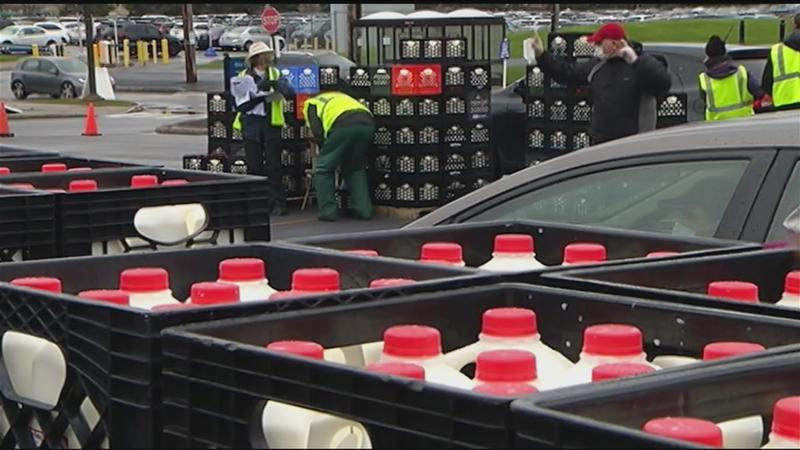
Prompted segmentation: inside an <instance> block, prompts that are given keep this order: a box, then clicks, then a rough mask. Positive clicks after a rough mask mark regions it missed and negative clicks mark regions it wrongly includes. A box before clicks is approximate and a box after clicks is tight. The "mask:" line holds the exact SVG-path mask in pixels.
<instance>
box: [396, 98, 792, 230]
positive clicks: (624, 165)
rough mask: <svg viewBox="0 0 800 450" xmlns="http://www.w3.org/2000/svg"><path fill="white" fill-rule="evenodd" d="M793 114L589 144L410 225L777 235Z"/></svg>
mask: <svg viewBox="0 0 800 450" xmlns="http://www.w3.org/2000/svg"><path fill="white" fill-rule="evenodd" d="M798 124H800V111H782V112H770V113H764V114H757V115H755V116H753V117H748V118H742V119H734V120H725V121H719V122H695V123H689V124H685V125H678V126H675V127H671V128H665V129H662V130H656V131H651V132H647V133H642V134H640V135H635V136H630V137H627V138H623V139H618V140H616V141H612V142H607V143H604V144H601V145H597V146H593V147H587V148H585V149H582V150H578V151H575V152H571V153H568V154H565V155H563V156H560V157H557V158H553V159H550V160H547V161H545V162H543V163H540V164H538V165H535V166H533V167H529V168H527V169H525V170H522V171H520V172H517V173H515V174H513V175H510V176H507V177H504V178H501V179H500V180H498V181H495V182H494V183H491V184H489V185H488V186H485V187H483V188H481V189H478V190H476V191H474V192H472V193H470V194H467V195H465V196H464V197H461V198H460V199H458V200H455V201H453V202H451V203H449V204H447V205H445V206H442V207H441V208H439V209H437V210H435V211H433V212H431V213H429V214H428V215H426V216H424V217H422V218H420V219H419V220H416V221H415V222H413V223H411V224H409V225H408V227H410V228H414V227H420V226H433V225H441V224H449V223H465V222H481V221H491V220H511V219H531V220H539V221H548V222H557V223H570V224H582V225H593V226H598V227H607V228H621V229H629V230H639V231H650V232H661V233H667V234H673V235H685V236H701V237H717V238H723V239H740V240H745V241H753V242H767V241H783V240H785V239H786V230H785V229H784V228H783V227H782V222H783V220H784V219H785V218H786V217H787V216H788V215H789V213H791V211H793V210H794V209H795V208H797V207H798V205H800V127H799V126H798Z"/></svg>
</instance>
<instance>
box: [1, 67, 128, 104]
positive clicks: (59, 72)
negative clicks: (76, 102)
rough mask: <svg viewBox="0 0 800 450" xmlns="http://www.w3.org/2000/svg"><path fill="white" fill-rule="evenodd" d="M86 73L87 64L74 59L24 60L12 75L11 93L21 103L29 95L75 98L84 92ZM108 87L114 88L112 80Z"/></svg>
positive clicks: (87, 71) (87, 70)
mask: <svg viewBox="0 0 800 450" xmlns="http://www.w3.org/2000/svg"><path fill="white" fill-rule="evenodd" d="M88 73H89V69H88V67H87V66H86V63H84V62H83V61H81V60H79V59H76V58H60V57H38V58H25V59H23V60H22V61H20V62H18V63H17V67H16V68H15V69H14V70H13V71H12V72H11V92H13V93H14V97H16V98H17V99H20V100H22V99H24V98H26V97H27V96H28V95H30V94H48V95H50V96H52V97H54V98H59V97H60V98H75V97H77V96H79V95H80V94H81V92H82V91H83V85H84V83H85V82H86V76H87V74H88ZM111 84H112V86H114V85H115V82H114V79H113V78H111Z"/></svg>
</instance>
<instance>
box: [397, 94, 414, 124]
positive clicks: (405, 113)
mask: <svg viewBox="0 0 800 450" xmlns="http://www.w3.org/2000/svg"><path fill="white" fill-rule="evenodd" d="M391 103H392V118H394V119H401V120H403V119H414V118H415V117H416V116H417V102H416V100H415V99H414V98H412V97H392V100H391Z"/></svg>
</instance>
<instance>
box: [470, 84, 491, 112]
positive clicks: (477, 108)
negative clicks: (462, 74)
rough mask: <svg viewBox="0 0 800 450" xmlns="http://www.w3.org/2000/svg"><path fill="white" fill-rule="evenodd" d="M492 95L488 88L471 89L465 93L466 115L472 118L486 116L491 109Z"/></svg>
mask: <svg viewBox="0 0 800 450" xmlns="http://www.w3.org/2000/svg"><path fill="white" fill-rule="evenodd" d="M491 98H492V95H491V92H489V90H488V89H485V90H481V91H471V92H468V93H467V95H466V102H467V115H469V116H470V117H472V118H479V117H486V116H488V115H489V113H490V112H491V110H492V101H491Z"/></svg>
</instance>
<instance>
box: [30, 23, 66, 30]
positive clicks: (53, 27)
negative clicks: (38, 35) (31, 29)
mask: <svg viewBox="0 0 800 450" xmlns="http://www.w3.org/2000/svg"><path fill="white" fill-rule="evenodd" d="M36 26H37V27H42V28H44V29H45V30H60V29H61V28H58V26H57V25H53V24H50V23H42V24H39V25H36Z"/></svg>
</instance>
